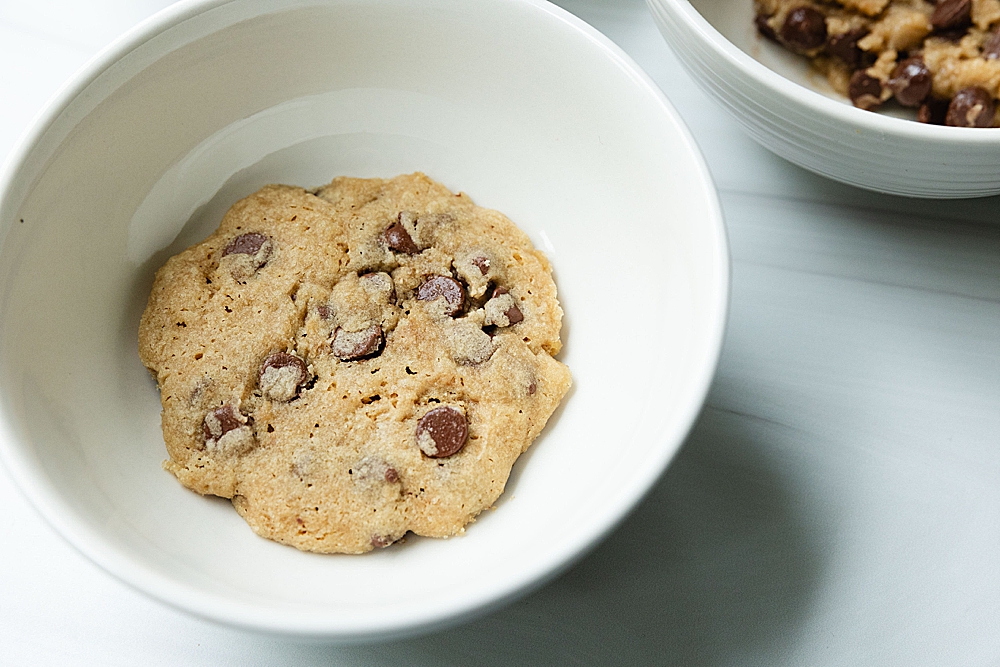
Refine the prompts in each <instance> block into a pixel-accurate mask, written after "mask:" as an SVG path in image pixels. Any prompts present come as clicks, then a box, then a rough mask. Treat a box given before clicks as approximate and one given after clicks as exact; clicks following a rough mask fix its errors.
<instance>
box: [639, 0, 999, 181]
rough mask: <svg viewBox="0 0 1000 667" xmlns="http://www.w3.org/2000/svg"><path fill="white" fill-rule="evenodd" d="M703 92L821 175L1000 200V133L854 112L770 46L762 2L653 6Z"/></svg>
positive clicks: (761, 138) (771, 145)
mask: <svg viewBox="0 0 1000 667" xmlns="http://www.w3.org/2000/svg"><path fill="white" fill-rule="evenodd" d="M646 3H647V5H648V6H649V9H650V11H651V13H652V15H653V18H654V20H655V21H656V24H657V26H658V27H659V28H660V32H661V33H662V34H663V36H664V38H665V39H666V40H667V42H668V44H670V46H671V47H672V48H673V50H674V53H676V55H677V57H678V58H679V59H680V61H681V63H683V65H684V67H685V68H686V69H687V71H688V72H689V73H690V74H691V76H692V77H693V78H694V80H695V81H696V82H697V83H698V85H699V86H700V87H701V88H702V89H703V90H704V91H705V92H706V93H708V95H709V96H711V97H712V98H714V99H715V100H716V101H717V102H718V103H719V104H721V105H722V106H723V108H725V109H726V110H727V111H728V112H729V113H730V114H731V115H732V116H733V118H735V119H736V121H737V122H739V124H740V125H741V126H742V127H743V128H744V129H745V130H746V131H747V133H748V134H749V135H750V136H751V137H753V138H754V139H755V140H756V141H757V142H759V143H760V144H761V145H762V146H764V147H765V148H767V149H769V150H771V151H773V152H774V153H776V154H778V155H780V156H781V157H783V158H785V159H787V160H789V161H790V162H793V163H795V164H797V165H799V166H801V167H804V168H806V169H809V170H810V171H813V172H815V173H817V174H821V175H823V176H827V177H829V178H832V179H835V180H838V181H841V182H843V183H848V184H850V185H855V186H858V187H861V188H866V189H869V190H874V191H877V192H884V193H888V194H896V195H904V196H909V197H926V198H940V199H947V198H962V197H979V196H985V195H992V194H997V193H1000V169H998V168H997V164H1000V129H971V128H959V127H944V126H938V125H925V124H922V123H918V122H916V121H914V120H910V119H906V118H900V117H893V116H890V115H885V114H883V113H873V112H870V111H864V110H861V109H857V108H855V107H854V106H853V105H852V104H851V103H850V102H849V101H848V100H847V99H846V98H843V97H842V96H839V95H837V94H836V93H834V92H833V91H832V89H830V87H829V85H828V84H827V83H826V81H825V79H824V78H823V77H822V76H820V75H818V74H816V73H815V72H813V71H811V70H810V68H809V66H808V64H807V62H806V60H805V58H801V57H799V56H796V55H794V54H792V53H789V52H787V51H786V50H785V49H783V48H782V47H780V46H778V45H777V44H774V43H772V42H769V41H768V40H766V39H763V38H761V37H760V36H759V35H758V34H757V31H756V29H755V28H754V20H753V19H754V7H753V0H692V1H691V2H689V1H688V0H646Z"/></svg>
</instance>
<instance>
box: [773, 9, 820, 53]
mask: <svg viewBox="0 0 1000 667" xmlns="http://www.w3.org/2000/svg"><path fill="white" fill-rule="evenodd" d="M781 41H783V42H784V43H785V44H787V45H788V46H789V47H791V48H792V49H794V50H796V51H811V50H813V49H818V48H819V47H821V46H823V44H825V43H826V17H825V16H824V15H823V13H822V12H820V11H819V10H817V9H814V8H812V7H796V8H795V9H793V10H792V11H790V12H788V16H786V17H785V22H784V24H782V26H781Z"/></svg>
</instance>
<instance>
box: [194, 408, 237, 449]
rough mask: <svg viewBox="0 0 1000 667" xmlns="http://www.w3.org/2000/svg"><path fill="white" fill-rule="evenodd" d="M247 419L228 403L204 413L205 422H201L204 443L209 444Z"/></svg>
mask: <svg viewBox="0 0 1000 667" xmlns="http://www.w3.org/2000/svg"><path fill="white" fill-rule="evenodd" d="M247 421H248V420H247V418H246V417H245V416H244V415H243V414H242V413H241V412H239V411H238V410H237V409H236V408H234V407H233V406H231V405H229V404H228V403H227V404H225V405H221V406H219V407H217V408H215V409H214V410H212V411H210V412H209V413H208V414H207V415H205V422H204V423H203V424H202V434H203V435H204V436H205V444H206V445H209V446H211V445H212V444H214V443H216V442H218V440H219V439H220V438H221V437H222V436H224V435H225V434H227V433H229V432H230V431H235V430H236V429H238V428H241V427H242V426H244V425H246V423H247Z"/></svg>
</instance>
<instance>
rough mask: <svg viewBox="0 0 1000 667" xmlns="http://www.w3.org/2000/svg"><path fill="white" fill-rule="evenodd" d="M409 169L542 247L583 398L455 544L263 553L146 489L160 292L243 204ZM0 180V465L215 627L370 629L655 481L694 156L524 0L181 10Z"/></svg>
mask: <svg viewBox="0 0 1000 667" xmlns="http://www.w3.org/2000/svg"><path fill="white" fill-rule="evenodd" d="M415 170H423V171H425V172H427V173H428V174H430V175H432V176H433V177H434V178H436V179H438V180H441V181H442V182H444V183H445V184H446V185H448V186H450V187H451V188H452V189H455V190H458V189H461V190H464V191H466V192H468V193H469V194H470V195H471V196H472V197H473V199H474V200H475V201H477V202H478V203H480V204H482V205H485V206H489V207H492V208H497V209H500V210H502V211H504V212H505V213H507V214H508V215H509V216H510V217H511V218H512V219H514V220H515V221H516V222H517V223H518V224H519V225H520V226H521V227H522V228H523V229H525V230H526V231H527V232H528V233H529V234H530V235H531V237H532V238H533V239H534V241H535V243H536V244H538V245H539V246H540V247H541V248H543V249H544V250H545V251H547V253H548V254H549V257H550V258H551V260H552V263H553V265H554V267H555V275H556V280H557V283H558V285H559V288H560V296H561V300H562V303H563V306H564V307H565V311H566V320H565V328H564V341H565V349H564V353H563V355H562V357H561V358H562V359H563V361H565V362H566V363H567V364H569V366H570V368H571V369H572V371H573V374H574V378H575V388H574V390H573V391H572V392H571V394H570V395H569V396H568V397H567V399H566V401H565V403H564V406H563V408H561V409H560V410H559V411H558V412H557V413H556V414H555V415H554V417H553V418H552V421H551V424H550V426H549V427H548V428H547V429H546V431H545V432H544V433H543V435H542V436H541V437H540V438H539V440H538V441H537V442H536V443H535V445H534V446H533V447H532V449H531V450H530V451H529V453H528V454H527V455H525V456H524V457H523V458H522V460H521V461H519V462H518V465H517V467H516V468H515V470H514V473H513V475H512V477H511V480H510V483H509V484H508V487H507V491H506V493H505V494H504V496H503V497H502V498H501V501H500V502H499V503H498V505H497V507H496V508H495V510H494V511H487V512H485V513H484V514H483V515H482V516H481V517H480V518H479V520H477V521H476V522H475V523H474V524H473V525H472V526H471V527H470V528H469V529H468V531H467V532H466V534H465V535H464V536H462V537H459V538H454V539H451V540H431V539H419V538H411V539H408V540H407V541H406V543H405V544H402V545H397V546H394V547H392V548H389V549H386V550H383V551H379V552H377V553H371V554H368V555H365V556H360V557H358V556H320V555H315V554H306V553H300V552H298V551H295V550H294V549H292V548H289V547H285V546H281V545H278V544H276V543H272V542H268V541H266V540H263V539H261V538H258V537H256V536H255V535H254V534H252V533H251V531H250V530H249V529H248V528H247V527H246V525H245V524H244V523H243V521H242V520H241V519H240V518H239V517H238V516H237V515H236V512H235V511H234V510H233V509H232V507H231V506H230V505H229V503H228V502H227V501H223V500H220V499H216V498H204V497H201V496H198V495H196V494H194V493H191V492H189V491H187V490H185V489H183V488H182V487H181V486H180V485H179V484H178V483H177V482H176V481H175V480H174V479H173V477H172V476H171V475H169V474H168V473H166V472H164V471H163V470H161V468H160V463H161V461H162V460H163V459H164V458H165V452H164V447H163V443H162V439H161V435H160V427H159V403H158V398H157V392H156V388H155V385H154V383H153V382H152V380H151V379H150V377H149V376H148V374H147V373H146V371H145V369H144V368H143V367H142V365H141V363H140V362H139V359H138V357H137V352H136V347H137V344H136V328H137V324H138V318H139V315H140V313H141V311H142V309H143V307H144V304H145V300H146V296H147V293H148V290H149V287H150V284H151V279H152V275H153V272H154V271H155V269H156V268H157V267H158V266H159V265H160V264H161V263H162V262H163V261H164V260H165V258H166V257H167V256H169V255H170V254H173V253H175V252H177V251H178V250H180V249H181V248H183V247H185V246H187V245H188V244H190V243H193V242H196V241H198V240H200V239H201V238H203V237H204V236H205V235H207V234H208V233H209V231H210V230H211V229H212V228H214V227H215V226H216V224H217V223H218V220H219V219H220V216H221V215H222V213H223V211H224V210H225V209H226V208H227V207H228V206H229V205H230V204H231V203H232V202H233V201H235V200H236V199H237V198H239V197H241V196H244V195H246V194H249V193H250V192H252V191H254V190H255V189H257V188H258V187H260V186H261V185H263V184H266V183H270V182H285V183H294V184H300V185H305V186H311V185H318V184H321V183H324V182H326V181H328V180H329V179H330V178H331V177H333V176H335V175H338V174H347V175H357V176H374V175H381V176H392V175H395V174H398V173H405V172H410V171H415ZM0 185H2V190H0V192H2V201H0V243H2V245H0V451H2V454H3V458H4V460H5V462H6V463H7V465H8V466H9V468H10V470H11V473H12V474H13V476H14V477H15V478H16V480H17V481H18V482H19V484H20V485H21V486H22V487H23V489H24V491H25V492H26V494H27V495H28V496H29V497H30V499H31V500H32V501H33V503H34V504H35V505H36V507H37V508H38V509H39V511H40V512H41V513H42V514H43V515H44V516H45V517H46V518H47V519H48V520H49V521H50V522H51V523H52V524H53V525H54V526H55V527H56V528H57V529H58V530H59V531H60V532H61V533H62V534H63V535H65V536H66V538H67V539H68V540H69V541H71V542H72V543H73V544H74V545H76V546H77V547H78V548H79V549H80V550H81V551H82V552H83V553H85V554H86V555H87V556H89V557H90V558H92V559H93V560H94V561H96V562H97V563H98V564H100V565H101V566H103V567H104V568H106V569H107V570H108V571H109V572H111V573H113V574H115V575H117V576H119V577H121V578H122V579H124V580H125V581H127V582H129V583H131V584H133V585H134V586H135V587H136V588H138V589H141V590H143V591H146V592H148V593H150V594H152V595H153V596H155V597H157V598H159V599H161V600H164V601H166V602H168V603H170V604H173V605H175V606H177V607H180V608H183V609H187V610H189V611H192V612H194V613H196V614H199V615H202V616H204V617H207V618H211V619H216V620H219V621H222V622H226V623H230V624H235V625H239V626H243V627H249V628H256V629H262V630H268V631H273V632H280V633H292V634H298V635H306V636H318V637H325V638H328V639H333V640H355V639H364V638H368V639H372V638H384V637H388V636H396V635H401V634H405V633H412V632H416V631H419V630H423V629H429V628H433V627H439V626H440V625H441V624H444V623H446V622H449V621H453V620H458V619H464V618H468V617H469V614H470V612H472V611H482V610H485V609H488V608H490V607H491V606H492V605H495V604H497V603H499V602H501V601H504V600H508V599H510V598H511V597H512V596H514V595H515V594H518V593H522V592H524V591H526V590H528V589H530V588H531V587H532V586H534V585H538V584H539V583H540V582H542V581H544V580H545V579H546V578H547V577H550V576H552V575H553V574H554V573H556V572H557V571H558V570H559V569H560V568H561V567H564V566H566V565H567V564H568V563H569V562H571V561H572V560H573V559H574V558H575V557H577V556H579V555H580V554H581V553H582V552H584V551H585V550H586V549H587V548H588V547H590V546H592V545H594V544H595V543H596V541H597V540H599V539H600V538H601V537H602V536H603V535H605V534H606V533H607V532H608V531H609V530H610V529H611V528H612V527H613V526H614V525H615V524H616V523H617V522H618V521H619V520H620V519H621V518H622V517H623V516H624V515H625V513H626V512H627V511H628V510H629V509H630V508H631V507H632V506H633V505H634V504H635V503H636V502H637V501H638V500H639V499H640V498H641V497H642V495H643V494H644V493H645V492H646V490H647V489H648V488H649V487H650V485H651V484H652V483H653V482H654V481H655V480H656V479H657V477H658V476H659V474H660V473H661V472H662V470H663V469H664V467H665V466H666V464H667V463H668V462H669V460H670V459H671V457H672V456H673V455H674V453H675V452H676V451H677V449H678V447H679V446H680V444H681V442H682V440H683V438H684V437H685V434H686V433H687V431H688V429H689V428H690V426H691V424H692V422H693V420H694V418H695V416H696V415H697V413H698V411H699V409H700V406H701V403H702V401H703V399H704V396H705V394H706V391H707V388H708V385H709V382H710V380H711V378H712V375H713V372H714V368H715V365H716V362H717V357H718V354H719V349H720V344H721V338H722V332H723V326H724V320H725V313H726V306H727V293H728V257H727V249H726V243H725V235H724V229H723V225H722V221H721V215H720V210H719V206H718V203H717V199H716V195H715V192H714V189H713V186H712V183H711V181H710V178H709V175H708V173H707V170H706V168H705V165H704V163H703V162H702V159H701V157H700V155H699V153H698V151H697V149H696V147H695V145H694V143H693V142H692V140H691V137H690V136H689V134H688V133H687V131H686V130H685V128H684V127H683V125H682V123H681V121H680V120H679V119H678V117H677V115H676V114H675V112H674V111H673V109H672V108H671V106H670V105H669V103H668V102H667V101H666V99H665V98H664V97H663V95H662V93H661V92H660V91H659V90H658V89H657V88H656V86H655V85H654V84H653V83H651V82H650V80H649V79H648V78H647V77H646V76H645V75H644V74H643V73H642V72H641V71H640V70H639V69H638V68H637V67H636V65H635V64H634V63H633V62H632V61H631V60H630V59H629V58H628V57H627V56H626V55H625V54H624V53H623V52H622V51H621V50H619V49H618V48H617V47H615V46H614V45H613V44H612V43H611V42H610V41H609V40H608V39H606V38H605V37H603V36H602V35H600V34H599V33H598V32H596V31H595V30H593V29H592V28H590V27H589V26H587V25H586V24H584V23H583V22H581V21H579V20H577V19H576V18H574V17H573V16H571V15H569V14H568V13H566V12H564V11H563V10H561V9H558V8H556V7H554V6H552V5H549V4H547V3H545V2H542V1H540V0H477V2H475V3H469V2H466V1H465V0H422V1H421V2H404V1H402V0H378V1H376V0H300V1H298V2H291V3H290V2H287V1H286V0H281V1H278V0H236V1H223V0H209V1H200V2H182V3H180V4H179V5H176V6H174V7H172V8H170V9H168V10H166V11H165V12H163V13H161V14H159V15H157V16H156V17H154V18H153V19H151V20H150V21H148V22H146V23H145V24H143V25H141V26H140V27H139V28H137V29H136V30H134V31H132V32H131V33H130V34H128V35H126V36H125V37H124V38H123V39H122V40H121V41H119V42H118V43H116V44H115V45H114V46H112V47H111V48H110V49H108V50H106V51H105V52H103V53H102V54H101V55H99V56H98V57H97V59H96V60H95V61H94V62H92V63H91V64H89V65H88V66H87V67H86V69H85V71H83V72H82V73H81V74H79V75H78V76H77V77H76V78H75V80H74V81H73V82H72V83H71V84H70V85H69V86H68V87H67V88H65V89H64V90H63V91H62V92H61V93H60V94H59V96H58V98H57V99H56V100H55V101H54V102H53V103H52V104H51V106H50V107H49V108H48V110H47V111H46V112H45V113H44V114H43V116H42V118H41V119H40V120H39V121H38V123H37V124H36V126H35V127H34V128H33V129H32V130H31V132H30V133H29V134H28V136H27V137H26V138H25V140H24V141H23V142H22V144H21V145H20V147H19V148H18V149H17V150H16V151H15V152H14V153H13V156H12V159H11V160H10V161H9V162H8V164H7V165H6V168H5V171H4V172H3V176H2V180H0Z"/></svg>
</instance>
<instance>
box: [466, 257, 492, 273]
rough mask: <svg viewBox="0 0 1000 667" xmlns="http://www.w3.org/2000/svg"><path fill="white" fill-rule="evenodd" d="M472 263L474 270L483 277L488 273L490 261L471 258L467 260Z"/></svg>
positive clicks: (485, 258)
mask: <svg viewBox="0 0 1000 667" xmlns="http://www.w3.org/2000/svg"><path fill="white" fill-rule="evenodd" d="M469 261H470V262H472V263H473V264H474V265H475V266H476V268H478V269H479V271H480V272H481V273H482V274H483V275H484V276H485V275H486V274H487V273H489V272H490V260H489V258H487V257H473V258H472V259H470V260H469Z"/></svg>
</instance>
